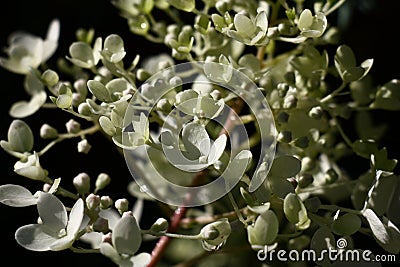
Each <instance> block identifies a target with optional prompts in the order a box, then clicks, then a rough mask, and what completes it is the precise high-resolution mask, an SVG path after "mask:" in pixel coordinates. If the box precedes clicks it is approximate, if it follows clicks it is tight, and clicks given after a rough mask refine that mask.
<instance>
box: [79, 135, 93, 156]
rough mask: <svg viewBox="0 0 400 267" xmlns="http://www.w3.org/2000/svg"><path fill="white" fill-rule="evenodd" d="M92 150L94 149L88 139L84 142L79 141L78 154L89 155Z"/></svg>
mask: <svg viewBox="0 0 400 267" xmlns="http://www.w3.org/2000/svg"><path fill="white" fill-rule="evenodd" d="M91 148H92V146H91V145H90V144H89V142H88V140H86V139H83V140H81V141H79V143H78V152H79V153H84V154H87V153H89V151H90V149H91Z"/></svg>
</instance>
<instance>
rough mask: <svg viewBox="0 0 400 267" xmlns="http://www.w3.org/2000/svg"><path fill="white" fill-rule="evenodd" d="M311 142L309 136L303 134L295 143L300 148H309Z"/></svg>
mask: <svg viewBox="0 0 400 267" xmlns="http://www.w3.org/2000/svg"><path fill="white" fill-rule="evenodd" d="M309 143H310V140H309V139H308V137H307V136H301V137H299V138H297V139H296V140H294V145H295V146H297V147H300V148H307V147H308V145H309Z"/></svg>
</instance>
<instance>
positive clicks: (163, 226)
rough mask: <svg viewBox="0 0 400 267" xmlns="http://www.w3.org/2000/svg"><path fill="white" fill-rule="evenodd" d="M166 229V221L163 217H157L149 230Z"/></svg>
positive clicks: (164, 230)
mask: <svg viewBox="0 0 400 267" xmlns="http://www.w3.org/2000/svg"><path fill="white" fill-rule="evenodd" d="M167 229H168V221H167V220H166V219H164V218H158V219H157V220H156V222H155V223H153V225H152V226H151V227H150V230H151V231H153V232H156V233H159V232H166V231H167Z"/></svg>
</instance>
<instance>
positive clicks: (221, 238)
mask: <svg viewBox="0 0 400 267" xmlns="http://www.w3.org/2000/svg"><path fill="white" fill-rule="evenodd" d="M231 231H232V229H231V225H230V223H229V221H228V219H227V218H222V219H220V220H218V221H215V222H213V223H210V224H207V225H206V226H204V227H203V228H202V229H201V231H200V235H201V237H202V238H203V240H202V245H203V248H204V249H205V250H207V251H211V250H217V249H219V248H220V247H221V246H223V245H224V244H225V243H226V240H227V239H228V237H229V235H230V234H231Z"/></svg>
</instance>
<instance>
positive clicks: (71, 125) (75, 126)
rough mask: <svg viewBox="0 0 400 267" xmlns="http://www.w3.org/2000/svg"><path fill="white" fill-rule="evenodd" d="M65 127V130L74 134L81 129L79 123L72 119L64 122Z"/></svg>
mask: <svg viewBox="0 0 400 267" xmlns="http://www.w3.org/2000/svg"><path fill="white" fill-rule="evenodd" d="M65 127H66V128H67V132H68V133H72V134H76V133H78V132H79V131H80V130H81V124H80V123H79V122H77V121H75V120H74V119H70V120H69V121H68V122H67V123H66V124H65Z"/></svg>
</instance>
